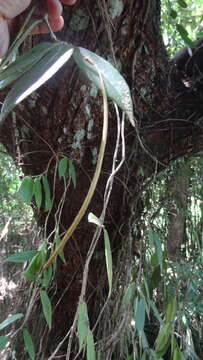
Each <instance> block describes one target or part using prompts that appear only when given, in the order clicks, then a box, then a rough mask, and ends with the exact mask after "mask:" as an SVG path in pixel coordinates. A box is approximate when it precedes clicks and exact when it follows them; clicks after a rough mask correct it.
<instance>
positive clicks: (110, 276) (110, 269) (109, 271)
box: [104, 229, 113, 295]
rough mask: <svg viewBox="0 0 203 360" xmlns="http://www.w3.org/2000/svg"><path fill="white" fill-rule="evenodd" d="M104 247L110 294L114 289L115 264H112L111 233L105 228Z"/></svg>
mask: <svg viewBox="0 0 203 360" xmlns="http://www.w3.org/2000/svg"><path fill="white" fill-rule="evenodd" d="M104 247H105V258H106V268H107V276H108V282H109V295H110V294H111V291H112V279H113V265H112V253H111V245H110V241H109V235H108V232H107V231H106V229H104Z"/></svg>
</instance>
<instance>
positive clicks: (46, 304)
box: [40, 290, 52, 328]
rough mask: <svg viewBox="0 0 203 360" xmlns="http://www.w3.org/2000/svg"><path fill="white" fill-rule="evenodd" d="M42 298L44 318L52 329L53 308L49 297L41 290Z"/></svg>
mask: <svg viewBox="0 0 203 360" xmlns="http://www.w3.org/2000/svg"><path fill="white" fill-rule="evenodd" d="M40 298H41V302H42V309H43V313H44V317H45V319H46V322H47V324H48V325H49V328H51V323H52V306H51V302H50V300H49V297H48V295H47V293H46V291H45V290H40Z"/></svg>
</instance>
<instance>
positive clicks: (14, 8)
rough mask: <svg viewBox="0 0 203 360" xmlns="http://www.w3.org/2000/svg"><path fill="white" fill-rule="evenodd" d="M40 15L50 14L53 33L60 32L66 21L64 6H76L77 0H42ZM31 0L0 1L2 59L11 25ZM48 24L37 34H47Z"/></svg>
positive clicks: (40, 28) (6, 47) (39, 29)
mask: <svg viewBox="0 0 203 360" xmlns="http://www.w3.org/2000/svg"><path fill="white" fill-rule="evenodd" d="M41 2H42V7H41V8H40V14H41V15H42V14H44V13H45V12H46V13H48V19H49V23H50V25H51V28H52V30H53V31H59V30H61V28H62V27H63V24H64V20H63V17H62V16H61V14H62V5H61V3H64V4H67V5H73V4H75V2H76V0H41ZM30 3H31V0H0V57H3V56H4V55H5V53H6V51H7V50H8V47H9V39H10V25H11V24H13V22H14V21H15V19H16V17H17V16H19V15H20V14H21V13H22V12H23V11H24V10H25V9H27V7H28V6H29V5H30ZM46 32H48V28H47V26H46V24H41V25H39V26H38V27H37V28H36V29H35V30H34V33H35V34H39V33H46Z"/></svg>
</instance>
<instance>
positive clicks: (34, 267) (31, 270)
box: [24, 251, 44, 281]
mask: <svg viewBox="0 0 203 360" xmlns="http://www.w3.org/2000/svg"><path fill="white" fill-rule="evenodd" d="M43 263H44V254H43V251H39V252H38V253H37V254H36V255H35V256H34V258H33V259H32V260H31V262H30V264H29V265H28V267H27V269H26V271H25V272H24V276H25V277H26V279H27V280H29V281H34V280H35V279H36V277H37V275H38V273H39V271H40V270H41V268H42V265H43Z"/></svg>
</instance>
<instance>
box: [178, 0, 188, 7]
mask: <svg viewBox="0 0 203 360" xmlns="http://www.w3.org/2000/svg"><path fill="white" fill-rule="evenodd" d="M177 1H178V4H179V5H180V6H181V7H182V8H184V9H186V8H187V3H186V2H185V1H184V0H177Z"/></svg>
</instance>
